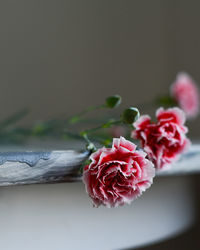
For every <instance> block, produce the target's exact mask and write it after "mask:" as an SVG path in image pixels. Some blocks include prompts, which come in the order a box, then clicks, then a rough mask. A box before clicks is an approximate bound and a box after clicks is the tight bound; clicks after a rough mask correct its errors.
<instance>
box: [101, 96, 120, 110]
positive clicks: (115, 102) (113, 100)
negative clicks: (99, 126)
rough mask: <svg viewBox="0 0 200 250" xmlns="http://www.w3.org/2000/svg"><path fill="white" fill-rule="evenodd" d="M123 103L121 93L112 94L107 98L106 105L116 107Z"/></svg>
mask: <svg viewBox="0 0 200 250" xmlns="http://www.w3.org/2000/svg"><path fill="white" fill-rule="evenodd" d="M120 103H121V96H119V95H113V96H110V97H108V98H106V103H105V104H106V107H108V108H111V109H112V108H116V107H117V106H119V105H120Z"/></svg>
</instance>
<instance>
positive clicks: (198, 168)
mask: <svg viewBox="0 0 200 250" xmlns="http://www.w3.org/2000/svg"><path fill="white" fill-rule="evenodd" d="M88 156H89V153H88V152H87V151H85V152H80V151H75V150H59V151H54V150H53V151H38V152H37V151H34V152H31V151H28V152H2V153H0V186H9V185H20V184H21V185H23V184H34V183H58V182H71V181H80V180H81V174H80V171H79V170H80V166H81V164H82V163H83V162H84V161H85V160H86V159H87V158H88ZM194 173H200V144H195V145H192V147H191V148H190V150H189V151H188V152H187V153H185V154H183V155H182V156H181V158H180V159H179V161H178V162H177V163H175V164H173V166H172V167H171V168H169V169H166V170H164V171H157V176H168V175H184V174H194Z"/></svg>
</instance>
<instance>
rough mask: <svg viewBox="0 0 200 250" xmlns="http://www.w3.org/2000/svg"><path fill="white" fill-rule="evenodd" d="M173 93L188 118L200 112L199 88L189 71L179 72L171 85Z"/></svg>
mask: <svg viewBox="0 0 200 250" xmlns="http://www.w3.org/2000/svg"><path fill="white" fill-rule="evenodd" d="M171 95H172V97H173V98H174V99H175V100H176V102H177V103H178V105H179V107H180V108H181V109H182V110H183V111H184V112H185V114H186V116H187V118H194V117H196V116H197V115H198V113H199V89H198V87H197V84H196V83H195V82H194V80H193V79H192V78H191V77H190V76H189V75H188V74H187V73H179V74H178V75H177V77H176V80H175V82H174V83H173V84H172V86H171Z"/></svg>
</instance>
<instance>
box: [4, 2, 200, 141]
mask: <svg viewBox="0 0 200 250" xmlns="http://www.w3.org/2000/svg"><path fill="white" fill-rule="evenodd" d="M199 7H200V2H199V1H186V0H179V1H178V0H173V1H172V0H171V1H170V0H168V1H164V0H151V1H147V0H146V1H144V0H140V1H139V0H138V1H136V0H134V1H100V0H98V1H96V0H91V1H88V0H87V1H81V0H79V1H76V0H73V1H64V0H56V1H53V0H48V1H47V0H40V1H37V0H34V1H33V0H32V1H30V0H26V1H25V0H18V1H16V0H6V1H1V2H0V116H1V118H2V119H3V118H4V117H5V116H6V115H8V114H11V113H13V112H14V111H17V110H18V109H21V108H23V107H30V108H31V110H32V112H31V114H30V115H29V117H28V118H27V119H26V121H27V122H29V123H30V122H33V121H35V120H41V119H46V118H49V117H53V116H55V115H57V114H62V113H66V115H68V114H72V113H75V112H78V111H80V110H82V109H83V108H84V107H87V106H88V105H91V104H100V103H102V101H103V99H104V98H105V97H106V96H108V95H112V94H116V93H119V94H121V95H122V97H123V99H124V106H128V105H134V104H136V103H138V102H143V101H148V100H151V99H152V98H153V97H155V96H157V95H159V94H160V93H165V92H166V93H167V92H168V89H169V86H170V84H171V82H172V81H173V80H174V78H175V75H176V73H177V72H178V71H180V70H185V71H187V72H189V73H190V74H191V75H192V76H193V77H194V79H195V80H196V81H197V82H200V71H199V65H200V63H199V61H200V35H199V22H200V15H199ZM198 126H199V120H197V122H196V123H194V124H193V125H192V131H193V134H192V135H193V136H194V135H196V134H197V133H198ZM194 131H196V132H195V133H196V134H195V133H194Z"/></svg>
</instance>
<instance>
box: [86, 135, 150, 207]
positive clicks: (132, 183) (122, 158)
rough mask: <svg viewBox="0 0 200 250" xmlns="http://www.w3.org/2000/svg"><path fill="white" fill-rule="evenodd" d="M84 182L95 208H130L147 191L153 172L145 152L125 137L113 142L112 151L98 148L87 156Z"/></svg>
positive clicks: (115, 139)
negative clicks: (88, 162)
mask: <svg viewBox="0 0 200 250" xmlns="http://www.w3.org/2000/svg"><path fill="white" fill-rule="evenodd" d="M90 160H91V163H90V164H89V165H87V166H86V167H85V168H84V171H83V182H84V183H85V186H86V191H87V193H88V194H89V196H90V197H91V198H92V200H93V204H94V206H96V207H98V206H99V205H104V206H107V207H117V206H119V205H124V204H125V203H127V204H130V203H131V202H132V201H133V200H134V199H136V198H137V197H138V196H140V195H141V194H142V192H144V191H145V190H146V189H147V188H149V187H150V186H151V184H152V182H153V177H154V176H155V168H154V165H153V163H152V162H151V161H149V160H148V159H147V158H146V153H145V152H144V151H139V150H136V145H135V144H134V143H132V142H130V141H128V140H126V139H125V138H124V137H120V138H114V139H113V143H112V148H105V147H103V148H100V149H99V150H97V151H96V152H95V153H93V154H92V155H91V156H90Z"/></svg>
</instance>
